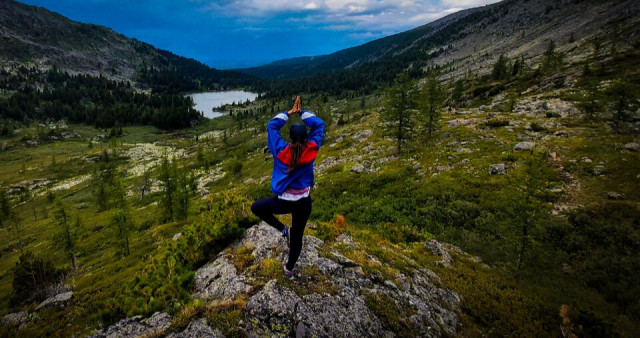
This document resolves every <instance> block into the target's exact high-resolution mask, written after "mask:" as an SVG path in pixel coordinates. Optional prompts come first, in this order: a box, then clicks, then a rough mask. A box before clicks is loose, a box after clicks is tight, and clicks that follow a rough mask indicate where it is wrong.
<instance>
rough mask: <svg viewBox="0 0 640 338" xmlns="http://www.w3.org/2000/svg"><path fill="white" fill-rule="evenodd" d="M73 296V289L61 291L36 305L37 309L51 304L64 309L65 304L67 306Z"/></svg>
mask: <svg viewBox="0 0 640 338" xmlns="http://www.w3.org/2000/svg"><path fill="white" fill-rule="evenodd" d="M71 298H73V291H67V292H63V293H59V294H57V295H55V296H53V297H51V298H47V299H46V300H44V301H43V302H42V303H40V305H38V307H36V311H39V310H42V309H44V308H47V307H50V306H57V307H58V308H60V309H62V308H64V307H65V306H67V304H69V302H70V301H71Z"/></svg>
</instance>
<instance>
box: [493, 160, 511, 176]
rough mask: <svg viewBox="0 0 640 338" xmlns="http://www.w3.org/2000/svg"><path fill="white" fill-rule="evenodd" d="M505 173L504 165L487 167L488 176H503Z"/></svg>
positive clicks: (505, 166) (505, 167)
mask: <svg viewBox="0 0 640 338" xmlns="http://www.w3.org/2000/svg"><path fill="white" fill-rule="evenodd" d="M506 173H507V165H506V164H504V163H498V164H492V165H491V166H490V167H489V175H504V174H506Z"/></svg>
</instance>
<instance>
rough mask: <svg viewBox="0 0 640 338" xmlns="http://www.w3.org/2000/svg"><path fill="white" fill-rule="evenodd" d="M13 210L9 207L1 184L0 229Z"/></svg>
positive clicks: (5, 192) (7, 198) (9, 203)
mask: <svg viewBox="0 0 640 338" xmlns="http://www.w3.org/2000/svg"><path fill="white" fill-rule="evenodd" d="M12 213H13V211H12V209H11V202H10V201H9V196H7V191H6V189H5V188H4V187H3V186H0V229H2V228H4V225H5V223H7V222H8V221H9V219H10V218H11V215H12Z"/></svg>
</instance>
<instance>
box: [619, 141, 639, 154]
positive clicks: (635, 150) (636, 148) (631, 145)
mask: <svg viewBox="0 0 640 338" xmlns="http://www.w3.org/2000/svg"><path fill="white" fill-rule="evenodd" d="M623 149H624V150H626V151H630V152H633V153H640V144H638V143H634V142H631V143H627V144H625V145H624V147H623Z"/></svg>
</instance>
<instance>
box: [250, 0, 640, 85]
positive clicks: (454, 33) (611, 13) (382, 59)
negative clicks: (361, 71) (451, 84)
mask: <svg viewBox="0 0 640 338" xmlns="http://www.w3.org/2000/svg"><path fill="white" fill-rule="evenodd" d="M639 9H640V6H639V5H638V2H637V1H632V0H626V1H625V0H605V1H595V0H560V1H556V0H505V1H502V2H499V3H496V4H492V5H487V6H483V7H478V8H472V9H467V10H463V11H460V12H457V13H454V14H451V15H448V16H446V17H444V18H441V19H439V20H436V21H434V22H431V23H429V24H426V25H423V26H420V27H417V28H414V29H412V30H409V31H406V32H402V33H398V34H395V35H391V36H387V37H384V38H381V39H378V40H374V41H371V42H368V43H365V44H363V45H360V46H356V47H352V48H348V49H344V50H341V51H338V52H335V53H332V54H329V55H322V56H317V57H313V58H312V57H303V58H295V59H288V60H280V61H276V62H273V63H270V64H267V65H264V66H260V67H253V68H246V69H239V71H242V72H244V73H247V74H251V75H255V76H259V77H264V78H271V79H288V78H297V77H303V76H310V75H314V74H319V73H331V72H337V71H342V70H349V69H354V68H358V67H360V66H363V65H367V64H369V65H371V64H376V63H380V64H381V65H380V67H383V68H384V67H386V66H385V65H387V64H391V65H395V67H393V68H394V70H396V69H397V68H409V67H412V66H419V67H425V66H433V65H438V66H443V65H448V66H450V67H452V68H454V69H455V70H460V71H456V72H455V74H461V73H464V72H466V71H469V70H473V71H479V70H480V69H481V68H485V71H486V68H487V66H488V65H489V64H490V63H491V62H493V61H494V60H495V59H496V58H497V57H498V56H499V55H500V54H505V55H507V56H510V57H516V56H526V57H527V58H535V57H537V56H539V55H541V54H542V53H543V52H544V50H545V48H546V47H547V46H548V44H549V42H550V41H551V40H554V41H555V42H556V44H558V45H564V44H566V43H567V42H569V40H571V39H573V41H577V40H580V39H594V38H595V37H596V36H597V37H599V38H600V39H602V40H603V41H609V40H610V38H611V35H612V31H611V27H612V25H614V24H615V22H618V23H620V26H619V27H618V28H617V29H618V32H617V34H619V35H620V36H627V37H629V38H632V39H636V40H637V38H638V28H637V27H638V26H639V25H638V21H639V20H638V17H640V15H638V14H639V13H640V10H639ZM573 47H576V46H575V45H573V46H567V49H568V48H573ZM368 71H369V69H368Z"/></svg>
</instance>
